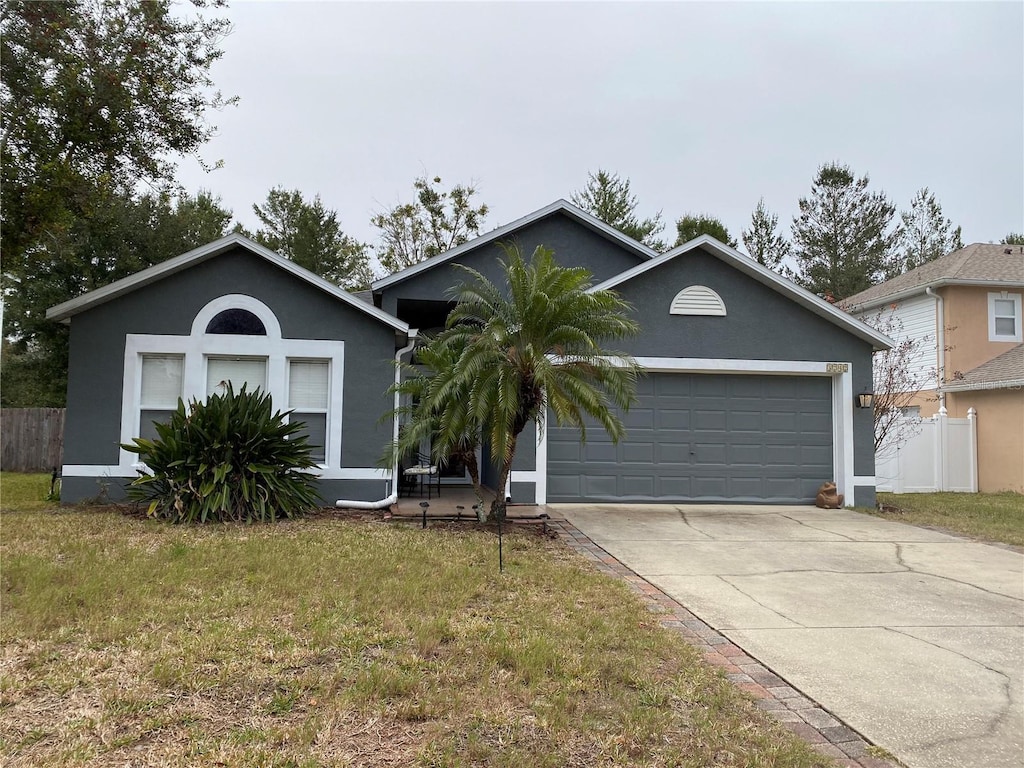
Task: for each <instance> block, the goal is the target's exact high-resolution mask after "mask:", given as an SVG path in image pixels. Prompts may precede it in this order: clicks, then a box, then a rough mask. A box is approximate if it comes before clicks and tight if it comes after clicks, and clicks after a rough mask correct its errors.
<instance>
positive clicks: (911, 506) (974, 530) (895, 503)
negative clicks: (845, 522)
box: [868, 491, 1024, 547]
mask: <svg viewBox="0 0 1024 768" xmlns="http://www.w3.org/2000/svg"><path fill="white" fill-rule="evenodd" d="M878 502H879V504H880V505H881V508H880V509H876V510H868V511H869V512H871V513H872V514H874V515H877V516H878V517H884V518H886V519H887V520H896V521H898V522H901V523H910V524H911V525H927V526H931V527H934V528H943V529H945V530H947V531H951V532H953V533H958V534H960V535H962V536H970V537H971V538H974V539H981V540H982V541H998V542H1002V543H1003V544H1013V545H1014V546H1018V547H1024V495H1021V494H1019V493H1013V492H1010V491H1007V492H1006V493H902V494H895V493H880V494H878Z"/></svg>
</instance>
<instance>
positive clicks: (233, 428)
mask: <svg viewBox="0 0 1024 768" xmlns="http://www.w3.org/2000/svg"><path fill="white" fill-rule="evenodd" d="M287 415H288V413H282V412H281V411H277V412H275V411H274V410H273V408H272V406H271V399H270V395H269V394H265V393H263V392H261V391H260V390H256V391H255V392H246V391H245V386H244V385H243V386H242V388H241V389H240V390H239V391H238V392H235V391H234V389H233V388H232V387H231V385H230V384H228V385H227V391H226V392H224V393H223V394H220V393H218V394H214V395H213V396H211V397H210V398H209V399H208V400H207V401H206V402H202V401H199V400H192V401H191V402H190V403H189V404H188V406H187V408H186V406H185V403H184V402H182V401H181V400H180V399H179V400H178V408H177V410H176V411H175V412H174V413H173V414H172V415H171V419H170V422H169V423H167V424H157V425H156V431H157V439H155V440H144V439H142V438H135V439H134V440H133V442H132V444H131V445H124V446H123V447H124V449H125V450H128V451H131V452H132V453H137V454H138V455H139V458H140V459H141V460H142V461H143V462H144V463H145V464H146V466H147V467H148V468H149V471H150V473H151V474H142V475H140V476H139V477H138V478H136V479H135V480H134V481H133V482H132V484H131V485H130V486H129V487H128V496H129V498H130V499H132V500H133V501H137V502H148V503H149V508H148V514H149V515H150V516H151V517H157V518H160V519H164V520H169V521H172V522H176V523H196V522H199V523H206V522H228V521H237V522H246V523H254V522H273V521H274V520H276V519H277V518H279V517H286V518H291V517H295V516H297V515H300V514H302V513H303V512H306V511H308V510H311V509H313V508H315V507H317V506H319V505H320V499H319V497H318V495H317V492H316V486H315V484H314V481H315V476H314V475H313V474H311V473H309V472H307V471H304V470H309V469H313V468H315V467H316V463H315V462H314V461H313V460H312V459H311V458H310V450H311V449H310V445H309V442H308V439H307V438H306V436H305V435H300V434H299V432H300V430H301V429H302V423H301V422H292V423H288V422H287V421H286V420H285V419H286V417H287Z"/></svg>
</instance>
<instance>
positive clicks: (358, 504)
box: [334, 328, 416, 509]
mask: <svg viewBox="0 0 1024 768" xmlns="http://www.w3.org/2000/svg"><path fill="white" fill-rule="evenodd" d="M415 346H416V329H415V328H411V329H409V343H408V344H407V345H405V346H404V347H402V348H401V349H400V350H398V351H397V352H395V386H396V390H395V423H394V426H393V427H392V431H391V439H392V440H393V441H395V442H398V409H399V407H400V406H401V404H402V402H401V398H402V396H401V394H400V393H399V392H398V391H397V386H398V385H399V384H401V383H402V368H401V366H399V363H401V362H402V355H404V354H406V353H407V352H412V350H413V347H415ZM391 487H392V488H393V489H394V490H392V491H391V493H390V494H389V495H388V496H386V497H385V498H383V499H380V500H378V501H356V500H354V499H338V500H337V501H336V502H334V506H336V507H341V508H342V509H385V508H387V507H390V506H391V505H392V504H394V503H395V502H396V501H398V462H397V461H396V462H395V465H394V466H393V467H392V468H391Z"/></svg>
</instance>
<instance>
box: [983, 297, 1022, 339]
mask: <svg viewBox="0 0 1024 768" xmlns="http://www.w3.org/2000/svg"><path fill="white" fill-rule="evenodd" d="M997 301H1011V302H1013V333H1012V334H1011V333H997V332H996V302H997ZM999 317H1003V318H1005V317H1009V315H999ZM1021 319H1022V318H1021V294H1019V293H1009V292H1008V291H1000V292H998V293H997V292H995V291H990V292H989V294H988V340H989V341H995V342H1010V343H1013V342H1018V343H1019V342H1020V341H1021V340H1022V339H1024V336H1022V330H1021V325H1022V323H1021Z"/></svg>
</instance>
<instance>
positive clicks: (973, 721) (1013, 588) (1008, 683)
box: [551, 505, 1024, 768]
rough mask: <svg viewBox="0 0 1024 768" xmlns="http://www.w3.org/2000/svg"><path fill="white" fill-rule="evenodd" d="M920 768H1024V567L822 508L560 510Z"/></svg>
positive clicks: (913, 530) (991, 550)
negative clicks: (974, 767) (973, 767)
mask: <svg viewBox="0 0 1024 768" xmlns="http://www.w3.org/2000/svg"><path fill="white" fill-rule="evenodd" d="M551 506H552V508H553V510H555V511H557V512H558V513H559V514H561V515H563V516H564V517H565V518H567V519H568V520H569V521H570V522H571V523H573V525H575V526H576V527H577V528H579V529H580V530H581V531H582V532H583V533H584V534H586V535H587V536H589V537H590V538H591V539H592V540H593V541H594V542H595V543H597V544H598V545H600V546H601V547H603V548H604V549H605V550H607V551H608V552H609V553H610V554H611V555H613V556H615V557H616V558H618V559H619V560H620V561H621V562H623V563H624V564H626V565H628V566H629V567H630V568H632V569H633V570H634V571H636V572H637V573H639V574H640V575H641V576H643V577H644V578H646V579H647V580H649V581H650V582H652V583H653V584H655V585H657V586H658V587H659V588H661V589H662V590H663V591H664V592H666V593H667V594H669V595H670V596H672V597H673V598H675V599H676V600H678V601H679V602H680V603H682V604H683V605H684V606H686V607H687V608H689V609H690V611H691V612H693V613H695V614H697V615H698V616H699V617H700V618H701V619H703V620H704V621H705V622H707V623H708V624H710V625H711V626H712V627H714V628H715V629H717V630H718V631H719V632H721V633H722V634H723V635H725V636H726V637H728V638H729V640H731V641H732V642H734V643H735V644H736V645H739V646H740V647H742V648H743V649H744V650H745V651H746V652H747V653H748V654H749V655H751V656H754V657H755V658H757V659H758V660H760V661H761V662H762V663H764V664H765V665H766V666H768V667H770V668H771V669H772V670H774V671H775V672H776V673H777V674H778V675H780V676H781V677H783V678H785V679H786V680H787V681H788V682H789V683H790V684H791V685H793V686H794V687H796V688H798V689H800V690H801V691H803V692H804V693H805V694H806V695H807V696H809V697H810V698H812V699H814V700H815V701H817V702H818V703H819V704H821V705H822V706H823V707H825V708H826V709H828V710H830V711H831V712H832V713H833V714H835V715H836V716H837V717H839V718H840V719H841V720H843V721H845V722H846V723H847V725H849V726H851V727H852V728H854V729H855V730H857V731H859V732H860V733H861V734H863V735H864V736H866V737H867V738H868V739H870V740H871V741H873V742H874V743H876V744H878V745H879V746H881V747H884V748H885V749H887V750H889V751H890V752H892V753H893V754H894V755H896V757H898V758H899V759H900V760H902V761H903V762H904V763H906V764H907V765H909V766H911V768H945V767H946V766H949V768H968V767H970V766H977V767H978V768H1002V767H1003V766H1005V767H1006V768H1020V766H1022V765H1024V555H1022V554H1021V553H1019V552H1015V551H1012V550H1009V549H1004V548H1002V547H997V546H991V545H986V544H978V543H973V542H970V541H967V540H965V539H960V538H955V537H952V536H947V535H944V534H941V533H937V532H935V531H930V530H926V529H923V528H917V527H914V526H910V525H902V524H900V523H891V522H887V521H885V520H881V519H878V518H874V517H871V516H870V515H865V514H861V513H857V512H849V511H846V510H827V511H826V510H820V509H816V508H814V507H755V506H700V505H676V506H669V505H656V506H654V505H652V506H643V507H641V506H614V505H596V506H594V505H587V506H584V505H551Z"/></svg>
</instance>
